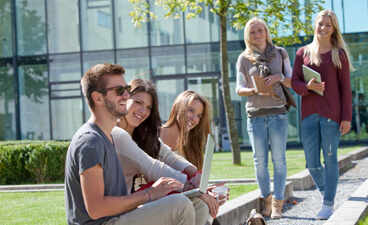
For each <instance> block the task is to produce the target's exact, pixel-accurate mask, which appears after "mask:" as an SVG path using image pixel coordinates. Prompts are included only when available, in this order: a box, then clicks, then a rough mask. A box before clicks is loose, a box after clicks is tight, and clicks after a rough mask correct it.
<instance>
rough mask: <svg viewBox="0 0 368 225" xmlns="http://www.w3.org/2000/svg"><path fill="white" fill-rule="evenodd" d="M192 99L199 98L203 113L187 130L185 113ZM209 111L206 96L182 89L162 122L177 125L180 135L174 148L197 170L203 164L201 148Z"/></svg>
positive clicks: (204, 139)
mask: <svg viewBox="0 0 368 225" xmlns="http://www.w3.org/2000/svg"><path fill="white" fill-rule="evenodd" d="M194 100H199V101H200V102H201V103H202V104H203V113H202V117H201V119H200V120H199V123H198V124H197V126H195V127H194V128H193V129H191V130H190V131H189V132H188V131H187V129H186V125H185V124H186V120H187V119H186V115H187V111H188V107H189V105H190V104H191V103H192V102H193V101H194ZM211 111H212V108H211V104H210V102H209V101H208V99H207V98H205V97H203V96H202V95H200V94H198V93H196V92H194V91H184V92H183V93H181V94H180V95H179V96H178V97H177V98H176V99H175V101H174V104H173V106H172V108H171V112H170V116H169V119H168V120H167V122H166V123H165V124H164V127H171V126H173V125H174V124H176V125H177V127H178V129H179V131H180V135H179V140H178V142H177V146H176V149H177V150H178V153H179V154H180V155H182V156H184V157H185V158H186V159H187V160H188V161H189V162H191V163H192V164H193V165H194V166H196V167H197V168H198V169H199V170H201V169H202V166H203V149H204V145H205V143H206V138H207V135H208V134H209V133H210V119H211V115H212V114H211Z"/></svg>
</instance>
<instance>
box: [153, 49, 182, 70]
mask: <svg viewBox="0 0 368 225" xmlns="http://www.w3.org/2000/svg"><path fill="white" fill-rule="evenodd" d="M152 69H153V72H154V75H168V74H183V73H185V60H184V46H173V47H162V48H152Z"/></svg>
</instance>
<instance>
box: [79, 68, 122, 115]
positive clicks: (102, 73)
mask: <svg viewBox="0 0 368 225" xmlns="http://www.w3.org/2000/svg"><path fill="white" fill-rule="evenodd" d="M124 73H125V69H124V68H123V67H122V66H120V65H116V64H110V63H101V64H97V65H95V66H92V67H91V68H90V69H89V70H87V72H86V73H85V74H84V75H83V77H82V79H81V86H82V92H83V95H84V97H85V98H86V100H87V104H88V105H89V107H90V108H91V109H93V108H94V107H95V103H94V101H93V99H92V92H94V91H98V90H102V89H104V88H105V85H106V80H107V79H106V77H107V76H111V75H124Z"/></svg>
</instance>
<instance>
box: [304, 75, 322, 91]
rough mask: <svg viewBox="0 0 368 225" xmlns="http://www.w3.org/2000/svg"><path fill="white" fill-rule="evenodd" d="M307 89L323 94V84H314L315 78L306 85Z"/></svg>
mask: <svg viewBox="0 0 368 225" xmlns="http://www.w3.org/2000/svg"><path fill="white" fill-rule="evenodd" d="M307 88H308V90H311V91H320V92H324V91H325V82H322V83H317V82H316V78H315V77H313V78H312V79H311V80H310V81H309V82H308V84H307Z"/></svg>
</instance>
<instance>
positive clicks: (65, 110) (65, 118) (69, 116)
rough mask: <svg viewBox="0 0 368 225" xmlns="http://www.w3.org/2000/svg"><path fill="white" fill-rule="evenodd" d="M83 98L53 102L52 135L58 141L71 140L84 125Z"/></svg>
mask: <svg viewBox="0 0 368 225" xmlns="http://www.w3.org/2000/svg"><path fill="white" fill-rule="evenodd" d="M82 106H83V102H82V99H81V98H73V99H60V100H52V101H51V108H52V110H51V113H52V135H53V137H52V138H53V139H56V140H70V139H71V138H72V137H73V135H74V133H75V132H76V131H77V130H78V128H79V127H80V126H81V125H82V124H83V113H82V112H83V109H82Z"/></svg>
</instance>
